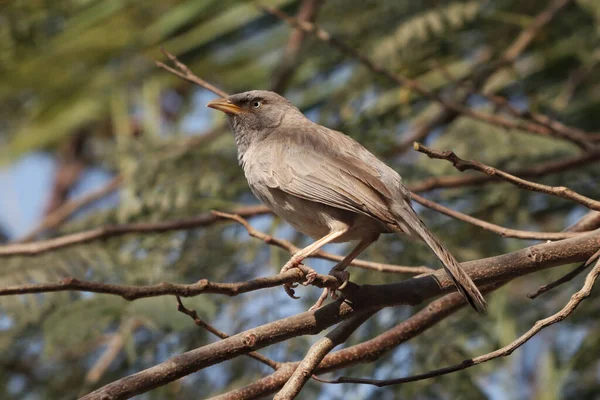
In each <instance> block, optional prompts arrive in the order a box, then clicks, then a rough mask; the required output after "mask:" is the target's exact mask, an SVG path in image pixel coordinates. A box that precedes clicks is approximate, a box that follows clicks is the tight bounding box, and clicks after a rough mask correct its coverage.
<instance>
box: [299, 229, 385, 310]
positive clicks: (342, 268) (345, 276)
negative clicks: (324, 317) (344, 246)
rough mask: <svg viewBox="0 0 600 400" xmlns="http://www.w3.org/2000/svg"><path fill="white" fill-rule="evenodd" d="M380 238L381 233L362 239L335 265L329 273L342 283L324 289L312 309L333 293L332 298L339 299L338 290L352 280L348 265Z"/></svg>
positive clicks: (319, 305) (320, 304)
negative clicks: (347, 269) (335, 286)
mask: <svg viewBox="0 0 600 400" xmlns="http://www.w3.org/2000/svg"><path fill="white" fill-rule="evenodd" d="M378 238H379V235H373V236H368V237H366V238H364V239H363V240H361V241H360V242H359V243H358V244H357V245H356V247H355V248H354V249H353V250H352V251H351V252H350V254H348V255H347V256H346V257H344V258H343V259H342V261H340V262H339V263H338V264H337V265H336V266H335V267H333V268H332V269H331V271H329V275H332V276H334V277H335V278H336V279H337V280H338V281H339V282H341V284H340V285H339V286H338V287H337V288H325V289H323V293H321V296H320V297H319V300H317V302H316V303H315V304H314V305H313V306H312V307H311V308H310V311H312V310H316V309H317V308H319V307H321V306H322V305H323V302H325V300H327V297H328V296H329V295H331V298H332V299H337V295H336V293H335V291H336V290H341V289H343V288H345V287H346V285H347V284H348V281H349V280H350V273H348V271H346V267H348V265H350V263H351V262H352V261H353V260H354V259H355V258H356V257H358V255H359V254H360V253H362V252H363V251H364V250H365V249H366V248H367V247H369V246H370V245H371V244H372V243H373V242H374V241H376V240H377V239H378Z"/></svg>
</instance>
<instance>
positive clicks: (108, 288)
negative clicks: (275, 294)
mask: <svg viewBox="0 0 600 400" xmlns="http://www.w3.org/2000/svg"><path fill="white" fill-rule="evenodd" d="M307 271H308V270H304V269H303V267H302V266H300V267H299V268H294V269H293V270H290V271H286V272H284V273H281V274H277V275H273V276H267V277H262V278H256V279H252V280H249V281H244V282H235V283H218V282H211V281H209V280H207V279H201V280H199V281H198V282H196V283H192V284H179V283H168V282H162V283H158V284H156V285H147V286H131V285H116V284H112V283H101V282H91V281H82V280H79V279H75V278H64V279H63V280H61V281H60V282H57V283H30V284H24V285H14V286H5V287H0V296H12V295H16V294H29V293H50V292H72V291H78V292H91V293H104V294H112V295H117V296H121V297H122V298H124V299H125V300H130V301H131V300H137V299H143V298H146V297H156V296H164V295H174V296H181V297H192V296H197V295H199V294H204V293H216V294H224V295H227V296H237V295H239V294H242V293H247V292H252V291H255V290H259V289H265V288H270V287H275V286H279V285H283V284H284V283H296V282H302V281H303V280H305V279H306V277H305V275H306V272H307ZM336 284H337V280H336V278H334V277H333V276H330V275H321V274H317V276H316V278H315V280H314V281H313V282H312V285H314V286H317V287H331V286H335V285H336Z"/></svg>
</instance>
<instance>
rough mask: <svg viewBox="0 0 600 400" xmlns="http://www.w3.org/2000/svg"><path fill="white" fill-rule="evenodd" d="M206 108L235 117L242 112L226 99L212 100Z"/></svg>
mask: <svg viewBox="0 0 600 400" xmlns="http://www.w3.org/2000/svg"><path fill="white" fill-rule="evenodd" d="M206 107H210V108H214V109H215V110H219V111H223V112H224V113H225V114H233V115H237V114H239V113H241V112H242V111H243V110H242V109H241V108H240V107H238V106H236V105H235V104H233V103H232V102H231V101H229V100H227V99H217V100H213V101H211V102H210V103H208V104H207V105H206Z"/></svg>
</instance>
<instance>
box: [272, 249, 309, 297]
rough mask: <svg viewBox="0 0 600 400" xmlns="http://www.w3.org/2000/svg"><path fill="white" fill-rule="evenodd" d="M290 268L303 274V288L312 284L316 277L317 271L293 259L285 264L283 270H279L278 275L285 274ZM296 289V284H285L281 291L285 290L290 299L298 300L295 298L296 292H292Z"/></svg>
mask: <svg viewBox="0 0 600 400" xmlns="http://www.w3.org/2000/svg"><path fill="white" fill-rule="evenodd" d="M292 268H299V269H300V270H301V271H302V272H303V273H304V277H305V280H304V282H302V285H304V286H307V285H310V284H311V283H313V282H314V280H315V278H316V277H317V275H318V274H317V271H315V270H314V269H312V268H310V267H307V266H306V265H304V264H302V260H298V259H295V258H294V257H292V258H291V259H290V260H289V261H288V262H287V263H285V265H284V266H283V268H281V271H280V273H284V272H287V271H289V270H290V269H292ZM296 287H298V284H297V283H286V284H284V285H283V289H284V290H285V292H286V293H287V295H288V296H290V297H291V298H292V299H299V298H300V297H298V296H296V292H295V291H294V288H296Z"/></svg>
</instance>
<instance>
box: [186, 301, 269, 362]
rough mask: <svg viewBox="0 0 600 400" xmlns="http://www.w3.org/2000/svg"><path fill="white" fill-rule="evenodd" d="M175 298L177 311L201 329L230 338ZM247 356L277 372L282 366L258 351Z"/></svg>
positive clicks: (217, 335) (220, 336)
mask: <svg viewBox="0 0 600 400" xmlns="http://www.w3.org/2000/svg"><path fill="white" fill-rule="evenodd" d="M175 298H176V299H177V311H179V312H181V313H183V314H185V315H187V316H189V317H190V318H191V319H192V320H193V321H194V324H196V325H198V326H199V327H200V328H202V329H204V330H206V331H208V332H210V333H212V334H213V335H215V336H216V337H218V338H220V339H227V338H228V337H229V335H228V334H226V333H225V332H223V331H221V330H219V329H217V328H215V327H214V326H212V325H211V324H209V323H208V322H206V321H204V320H203V319H201V318H200V317H199V316H198V313H197V312H196V310H190V309H189V308H186V306H185V305H183V302H182V301H181V297H179V296H175ZM246 355H247V356H248V357H250V358H254V359H255V360H256V361H258V362H261V363H263V364H265V365H266V366H268V367H271V368H273V369H274V370H277V368H279V366H280V365H281V363H280V362H277V361H275V360H271V359H270V358H269V357H265V356H263V355H262V354H260V353H257V352H256V351H251V352H250V353H248V354H246Z"/></svg>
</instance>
